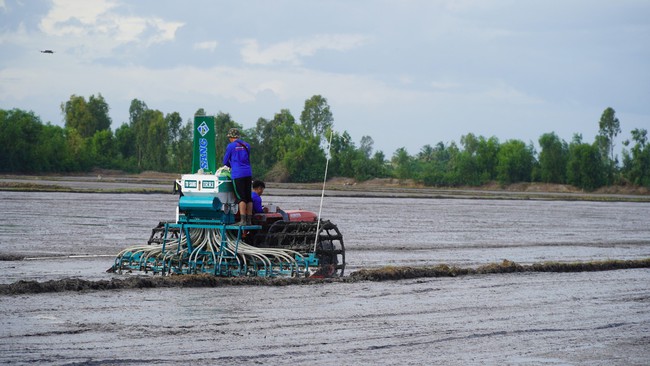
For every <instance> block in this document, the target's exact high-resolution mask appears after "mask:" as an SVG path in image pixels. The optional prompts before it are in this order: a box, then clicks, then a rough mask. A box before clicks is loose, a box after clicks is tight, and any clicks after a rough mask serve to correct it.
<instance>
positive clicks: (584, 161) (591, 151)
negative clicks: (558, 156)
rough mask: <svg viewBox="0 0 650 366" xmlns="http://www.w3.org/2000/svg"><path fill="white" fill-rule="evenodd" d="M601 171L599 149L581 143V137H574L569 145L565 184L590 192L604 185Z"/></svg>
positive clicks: (595, 146) (601, 164)
mask: <svg viewBox="0 0 650 366" xmlns="http://www.w3.org/2000/svg"><path fill="white" fill-rule="evenodd" d="M603 171H604V169H603V163H602V155H601V154H600V149H599V147H598V146H597V145H596V144H594V145H590V144H586V143H583V142H582V137H581V136H580V135H575V136H574V139H573V142H571V144H570V145H569V159H568V161H567V173H566V176H567V183H569V184H571V185H574V186H576V187H579V188H582V189H584V190H588V191H591V190H594V189H596V188H598V187H601V186H602V185H603V184H604V176H603Z"/></svg>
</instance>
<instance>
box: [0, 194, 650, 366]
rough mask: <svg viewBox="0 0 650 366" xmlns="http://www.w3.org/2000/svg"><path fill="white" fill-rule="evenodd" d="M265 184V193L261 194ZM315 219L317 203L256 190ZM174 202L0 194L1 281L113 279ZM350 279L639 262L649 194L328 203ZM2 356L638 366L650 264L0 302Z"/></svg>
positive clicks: (645, 338) (648, 322)
mask: <svg viewBox="0 0 650 366" xmlns="http://www.w3.org/2000/svg"><path fill="white" fill-rule="evenodd" d="M269 192H270V193H273V190H269ZM264 200H265V202H267V203H274V204H277V205H278V206H279V207H281V208H285V209H297V208H300V209H306V210H312V211H315V212H318V209H319V207H318V206H319V202H320V197H316V196H310V197H302V196H295V195H291V196H285V195H279V194H278V195H265V196H264ZM176 204H177V196H174V195H171V194H169V195H165V194H108V193H106V194H95V193H45V192H42V193H38V192H31V193H30V192H0V208H1V209H2V212H3V222H2V225H0V257H1V258H4V259H12V258H23V257H24V258H25V259H24V260H3V261H0V271H1V272H0V273H2V276H1V277H0V284H9V283H14V282H16V281H20V280H36V281H39V282H42V281H49V280H59V279H66V278H79V279H85V280H110V279H112V278H124V277H125V276H127V275H123V276H120V275H116V274H110V273H106V272H105V270H106V269H107V268H108V267H110V266H111V265H112V262H113V258H112V256H113V255H115V254H116V253H117V252H119V251H120V250H121V249H123V248H125V247H129V246H133V245H136V244H144V243H146V240H147V239H148V237H149V234H150V233H151V228H153V227H154V226H155V225H156V224H157V223H158V222H159V221H166V220H173V219H174V215H175V214H174V212H175V208H176ZM322 216H323V217H324V218H327V219H330V220H332V221H333V222H334V223H336V224H337V225H338V226H339V229H340V230H341V232H342V233H343V236H344V242H345V246H346V259H347V267H346V273H348V274H349V273H351V272H354V271H356V270H359V269H362V268H379V267H383V266H386V265H392V266H429V265H437V264H442V263H444V264H449V265H458V266H463V267H474V266H480V265H484V264H487V263H492V262H501V261H502V260H504V259H508V260H511V261H514V262H517V263H521V264H526V263H539V262H545V261H560V262H572V261H593V260H607V259H641V258H648V257H650V203H631V202H586V201H543V200H472V199H424V198H423V199H417V198H382V197H326V198H325V205H324V206H323V209H322ZM0 312H1V314H2V318H1V320H0V363H6V364H56V365H73V364H74V365H77V364H89V365H111V364H115V365H140V364H163V365H164V364H169V365H175V364H181V363H189V364H196V365H203V364H205V365H208V364H209V365H213V364H227V365H230V364H233V365H234V364H278V363H292V364H326V365H330V364H405V365H409V364H412V365H421V364H451V365H456V364H458V365H465V364H516V365H540V364H544V365H647V362H648V361H647V360H648V359H650V335H649V334H650V270H649V269H628V270H616V271H604V272H579V273H510V274H492V275H474V276H463V277H455V278H424V279H416V280H401V281H389V282H364V281H361V282H354V283H320V284H311V285H294V286H227V287H216V288H154V289H124V290H111V291H81V292H76V291H72V292H58V293H47V294H26V295H5V296H0Z"/></svg>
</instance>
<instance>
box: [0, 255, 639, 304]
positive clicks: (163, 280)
mask: <svg viewBox="0 0 650 366" xmlns="http://www.w3.org/2000/svg"><path fill="white" fill-rule="evenodd" d="M633 268H650V258H644V259H637V260H607V261H595V262H573V263H562V262H544V263H534V264H530V265H521V264H517V263H515V262H513V261H509V260H504V261H503V262H501V263H491V264H487V265H483V266H480V267H477V268H462V267H457V266H449V265H446V264H441V265H437V266H434V267H411V266H403V267H396V266H387V267H383V268H378V269H361V270H358V271H356V272H352V274H350V276H348V277H337V278H329V279H328V278H325V279H323V278H318V279H316V278H304V277H303V278H298V277H289V278H287V277H282V278H266V277H216V276H212V275H206V274H200V275H174V276H164V277H163V276H154V275H151V276H133V277H128V278H125V279H112V280H110V281H108V280H100V281H90V280H83V279H77V278H68V279H61V280H50V281H45V282H38V281H25V280H22V281H17V282H14V283H11V284H0V295H17V294H33V293H48V292H63V291H87V290H95V291H100V290H116V289H132V288H165V287H223V286H242V285H243V286H288V285H314V284H321V283H330V282H346V283H352V282H359V281H397V280H404V279H415V278H431V277H458V276H470V275H485V274H499V273H525V272H595V271H611V270H618V269H633Z"/></svg>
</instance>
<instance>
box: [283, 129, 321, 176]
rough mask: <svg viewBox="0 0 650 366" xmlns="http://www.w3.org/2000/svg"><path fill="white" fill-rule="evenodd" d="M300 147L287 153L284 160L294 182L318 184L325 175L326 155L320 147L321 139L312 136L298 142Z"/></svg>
mask: <svg viewBox="0 0 650 366" xmlns="http://www.w3.org/2000/svg"><path fill="white" fill-rule="evenodd" d="M297 142H298V146H296V147H294V148H293V149H291V150H290V151H287V153H286V154H285V156H284V158H283V165H284V166H285V167H286V169H287V171H288V173H289V176H290V179H291V181H292V182H300V183H303V182H316V181H319V180H322V179H323V174H324V173H325V161H326V158H325V154H324V152H323V150H322V149H321V148H320V146H319V139H318V138H317V137H315V136H311V137H308V138H304V139H299V140H297Z"/></svg>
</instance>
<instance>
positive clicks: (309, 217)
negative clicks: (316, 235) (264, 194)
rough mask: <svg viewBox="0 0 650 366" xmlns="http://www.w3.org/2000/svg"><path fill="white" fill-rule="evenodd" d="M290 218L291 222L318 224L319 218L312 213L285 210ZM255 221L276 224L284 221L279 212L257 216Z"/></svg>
mask: <svg viewBox="0 0 650 366" xmlns="http://www.w3.org/2000/svg"><path fill="white" fill-rule="evenodd" d="M284 212H285V213H286V214H287V216H288V217H289V222H316V220H317V218H318V216H317V215H316V214H315V213H313V212H311V211H303V210H285V211H284ZM254 219H255V220H256V221H262V222H274V221H278V220H282V214H280V213H279V212H273V213H264V214H255V215H254Z"/></svg>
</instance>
